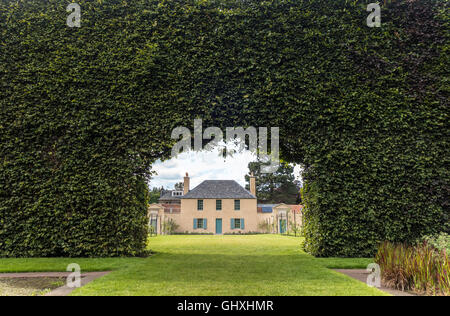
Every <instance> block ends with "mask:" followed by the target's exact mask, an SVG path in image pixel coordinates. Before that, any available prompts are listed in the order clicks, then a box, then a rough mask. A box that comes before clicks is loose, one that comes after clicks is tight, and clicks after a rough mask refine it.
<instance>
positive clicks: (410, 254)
mask: <svg viewBox="0 0 450 316" xmlns="http://www.w3.org/2000/svg"><path fill="white" fill-rule="evenodd" d="M449 259H450V257H449V255H448V254H447V253H446V252H445V251H444V250H443V251H439V250H437V249H436V248H434V247H432V246H431V245H429V244H427V243H422V244H418V245H415V246H408V245H405V244H394V243H390V242H385V243H383V244H382V245H381V246H380V247H379V249H378V253H377V255H376V259H375V262H376V263H378V264H379V265H380V268H381V273H382V278H383V282H384V283H385V284H386V285H387V286H389V287H393V288H396V289H398V290H402V291H405V290H411V291H415V292H418V293H424V294H428V295H446V296H448V295H450V262H449Z"/></svg>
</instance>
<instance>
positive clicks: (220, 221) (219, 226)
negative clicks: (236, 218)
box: [216, 218, 222, 235]
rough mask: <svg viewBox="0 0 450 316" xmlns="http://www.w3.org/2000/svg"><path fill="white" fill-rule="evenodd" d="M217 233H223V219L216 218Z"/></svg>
mask: <svg viewBox="0 0 450 316" xmlns="http://www.w3.org/2000/svg"><path fill="white" fill-rule="evenodd" d="M216 235H222V219H221V218H216Z"/></svg>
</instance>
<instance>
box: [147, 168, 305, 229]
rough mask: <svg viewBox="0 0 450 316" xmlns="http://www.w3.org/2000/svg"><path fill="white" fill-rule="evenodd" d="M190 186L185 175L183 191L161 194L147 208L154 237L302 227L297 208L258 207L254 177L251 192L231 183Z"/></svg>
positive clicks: (233, 182)
mask: <svg viewBox="0 0 450 316" xmlns="http://www.w3.org/2000/svg"><path fill="white" fill-rule="evenodd" d="M189 184H190V178H189V175H188V174H187V173H186V176H185V177H184V187H183V191H177V190H169V191H164V192H162V194H161V197H160V199H159V201H158V202H159V203H157V204H151V205H150V206H149V212H148V216H149V224H150V225H151V227H153V231H154V232H155V233H157V234H164V233H169V232H178V233H210V234H217V235H220V234H230V233H236V234H238V233H249V232H260V233H285V232H287V231H288V230H295V229H296V228H298V227H299V226H300V225H301V218H302V216H301V206H300V205H287V204H283V203H282V204H273V205H262V204H261V205H258V204H257V199H256V181H255V177H254V176H251V177H250V191H247V190H246V189H244V188H243V187H242V186H241V185H239V183H237V182H236V181H234V180H206V181H203V182H202V183H201V184H199V185H198V186H197V187H195V188H194V189H192V190H190V188H189Z"/></svg>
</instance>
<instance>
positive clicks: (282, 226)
mask: <svg viewBox="0 0 450 316" xmlns="http://www.w3.org/2000/svg"><path fill="white" fill-rule="evenodd" d="M285 232H286V220H285V219H280V234H284V233H285Z"/></svg>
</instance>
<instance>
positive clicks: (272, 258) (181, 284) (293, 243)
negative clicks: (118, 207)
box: [0, 235, 387, 296]
mask: <svg viewBox="0 0 450 316" xmlns="http://www.w3.org/2000/svg"><path fill="white" fill-rule="evenodd" d="M301 241H302V239H301V238H294V237H287V236H278V235H255V236H158V237H155V238H151V239H150V248H151V249H152V251H154V252H155V254H154V255H153V256H151V257H149V258H143V259H142V258H131V259H129V258H128V259H127V258H122V259H120V258H119V259H71V260H70V259H0V269H1V270H0V271H3V272H6V271H8V268H7V267H5V265H7V266H8V267H9V268H10V269H12V270H14V271H15V272H17V271H33V270H35V269H34V268H33V264H35V268H36V269H38V268H39V271H64V270H65V266H66V264H67V263H71V262H75V263H78V264H80V266H81V268H82V270H83V271H99V270H113V272H112V273H110V274H108V275H107V276H105V277H103V278H100V279H97V280H95V281H94V282H91V283H89V284H88V285H86V286H84V287H82V288H80V289H77V290H76V291H74V292H73V295H181V296H186V295H187V296H192V295H199V296H204V295H220V296H222V295H223V296H226V295H243V296H248V295H256V296H265V295H387V294H385V293H384V292H381V291H379V290H377V289H374V288H370V287H368V286H367V285H366V284H364V283H362V282H359V281H356V280H353V279H351V278H349V277H347V276H345V275H342V274H340V273H338V272H335V271H333V270H330V269H329V268H365V267H366V266H367V264H368V263H370V262H372V261H373V260H369V259H342V258H331V259H316V258H314V257H312V256H310V255H308V254H306V253H304V252H303V251H302V250H301V247H300V244H301ZM46 264H48V266H45V267H44V266H43V265H46ZM12 270H11V271H12ZM8 272H10V271H8Z"/></svg>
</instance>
